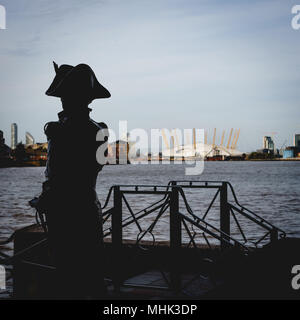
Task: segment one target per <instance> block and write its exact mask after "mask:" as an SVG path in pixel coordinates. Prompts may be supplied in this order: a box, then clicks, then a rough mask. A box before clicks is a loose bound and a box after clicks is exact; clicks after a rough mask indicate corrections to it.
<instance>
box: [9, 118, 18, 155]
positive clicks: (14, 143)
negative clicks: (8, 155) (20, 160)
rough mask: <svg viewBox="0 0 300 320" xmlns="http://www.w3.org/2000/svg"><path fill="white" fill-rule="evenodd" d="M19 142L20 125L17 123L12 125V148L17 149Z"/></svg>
mask: <svg viewBox="0 0 300 320" xmlns="http://www.w3.org/2000/svg"><path fill="white" fill-rule="evenodd" d="M17 144H18V126H17V124H16V123H13V124H12V125H11V148H12V149H16V146H17Z"/></svg>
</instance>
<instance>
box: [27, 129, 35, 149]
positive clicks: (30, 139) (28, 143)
mask: <svg viewBox="0 0 300 320" xmlns="http://www.w3.org/2000/svg"><path fill="white" fill-rule="evenodd" d="M25 140H26V146H32V145H33V144H34V138H33V136H32V135H31V134H30V133H29V132H26V134H25Z"/></svg>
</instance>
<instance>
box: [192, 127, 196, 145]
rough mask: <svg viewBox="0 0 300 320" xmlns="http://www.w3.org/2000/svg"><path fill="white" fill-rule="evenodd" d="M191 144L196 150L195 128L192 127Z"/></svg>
mask: <svg viewBox="0 0 300 320" xmlns="http://www.w3.org/2000/svg"><path fill="white" fill-rule="evenodd" d="M193 145H194V150H196V129H195V128H193Z"/></svg>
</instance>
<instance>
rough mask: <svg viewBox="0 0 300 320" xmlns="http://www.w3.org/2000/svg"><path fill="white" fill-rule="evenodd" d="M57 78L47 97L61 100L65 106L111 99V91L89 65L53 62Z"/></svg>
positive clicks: (47, 92)
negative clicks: (98, 78) (74, 65)
mask: <svg viewBox="0 0 300 320" xmlns="http://www.w3.org/2000/svg"><path fill="white" fill-rule="evenodd" d="M53 64H54V69H55V73H56V75H55V77H54V80H53V81H52V83H51V85H50V87H49V89H48V90H47V91H46V95H48V96H53V97H58V98H61V100H62V102H63V104H74V106H76V105H85V104H86V105H88V104H90V103H91V102H92V101H93V100H94V99H103V98H109V97H110V93H109V91H108V90H107V89H106V88H104V87H103V86H102V85H101V84H100V83H99V81H98V80H97V78H96V76H95V73H94V71H93V70H92V69H91V67H90V66H88V65H87V64H78V65H77V66H76V67H73V66H70V65H67V64H63V65H61V66H60V67H58V65H57V64H56V63H55V62H53Z"/></svg>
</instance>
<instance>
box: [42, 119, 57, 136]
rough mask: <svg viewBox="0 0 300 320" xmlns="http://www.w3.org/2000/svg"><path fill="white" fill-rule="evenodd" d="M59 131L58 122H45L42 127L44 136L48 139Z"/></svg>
mask: <svg viewBox="0 0 300 320" xmlns="http://www.w3.org/2000/svg"><path fill="white" fill-rule="evenodd" d="M60 129H61V123H60V122H59V121H50V122H47V123H46V124H45V126H44V132H45V135H46V136H47V137H48V138H52V137H54V136H56V135H57V134H58V133H59V131H60Z"/></svg>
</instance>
